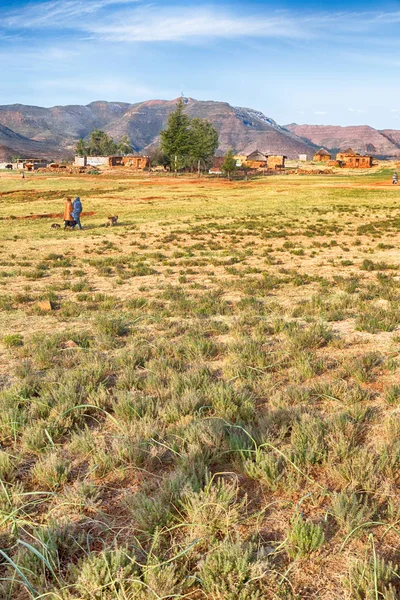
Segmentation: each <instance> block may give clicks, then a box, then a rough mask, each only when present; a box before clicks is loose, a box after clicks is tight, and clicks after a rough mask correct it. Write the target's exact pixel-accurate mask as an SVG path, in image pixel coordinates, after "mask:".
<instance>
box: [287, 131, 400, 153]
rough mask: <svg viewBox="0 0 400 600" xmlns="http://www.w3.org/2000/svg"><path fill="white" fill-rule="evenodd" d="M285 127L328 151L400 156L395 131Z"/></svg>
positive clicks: (398, 139)
mask: <svg viewBox="0 0 400 600" xmlns="http://www.w3.org/2000/svg"><path fill="white" fill-rule="evenodd" d="M285 127H286V129H288V130H289V131H291V132H292V133H294V134H296V135H298V136H300V137H301V138H303V139H304V140H306V141H308V142H312V143H313V144H316V145H317V146H322V147H324V148H328V149H329V150H338V149H340V148H349V147H351V148H353V150H355V151H356V152H359V153H360V154H373V155H375V156H382V157H397V156H400V132H396V131H395V130H385V131H378V130H377V129H374V128H373V127H369V126H368V125H355V126H348V127H340V126H334V125H297V124H296V123H292V124H290V125H286V126H285ZM396 135H397V137H396Z"/></svg>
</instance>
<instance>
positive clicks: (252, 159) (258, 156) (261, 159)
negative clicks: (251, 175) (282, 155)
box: [245, 150, 268, 169]
mask: <svg viewBox="0 0 400 600" xmlns="http://www.w3.org/2000/svg"><path fill="white" fill-rule="evenodd" d="M245 163H246V167H248V168H249V169H267V168H268V156H267V155H266V154H264V153H263V152H260V151H259V150H254V152H251V154H248V155H247V156H246V160H245Z"/></svg>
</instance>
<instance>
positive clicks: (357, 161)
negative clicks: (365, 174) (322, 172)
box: [336, 148, 373, 169]
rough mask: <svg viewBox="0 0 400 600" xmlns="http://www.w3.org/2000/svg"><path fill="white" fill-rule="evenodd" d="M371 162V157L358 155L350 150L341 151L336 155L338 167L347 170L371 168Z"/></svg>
mask: <svg viewBox="0 0 400 600" xmlns="http://www.w3.org/2000/svg"><path fill="white" fill-rule="evenodd" d="M372 161H373V157H372V156H366V155H361V154H358V153H357V152H354V150H353V149H352V148H348V149H347V150H342V151H340V152H338V153H337V154H336V162H337V164H338V165H339V167H343V168H347V169H369V168H370V167H372Z"/></svg>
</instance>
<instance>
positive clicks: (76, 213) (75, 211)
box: [71, 196, 82, 229]
mask: <svg viewBox="0 0 400 600" xmlns="http://www.w3.org/2000/svg"><path fill="white" fill-rule="evenodd" d="M81 212H82V202H81V199H80V198H79V196H77V197H76V198H75V200H74V201H73V203H72V213H71V214H72V217H73V219H74V221H75V223H76V224H77V225H78V229H82V225H81Z"/></svg>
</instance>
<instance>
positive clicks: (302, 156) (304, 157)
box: [299, 154, 308, 162]
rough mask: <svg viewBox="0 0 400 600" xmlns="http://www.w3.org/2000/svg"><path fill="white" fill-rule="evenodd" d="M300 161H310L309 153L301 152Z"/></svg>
mask: <svg viewBox="0 0 400 600" xmlns="http://www.w3.org/2000/svg"><path fill="white" fill-rule="evenodd" d="M299 161H300V162H307V161H308V156H307V154H299Z"/></svg>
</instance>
